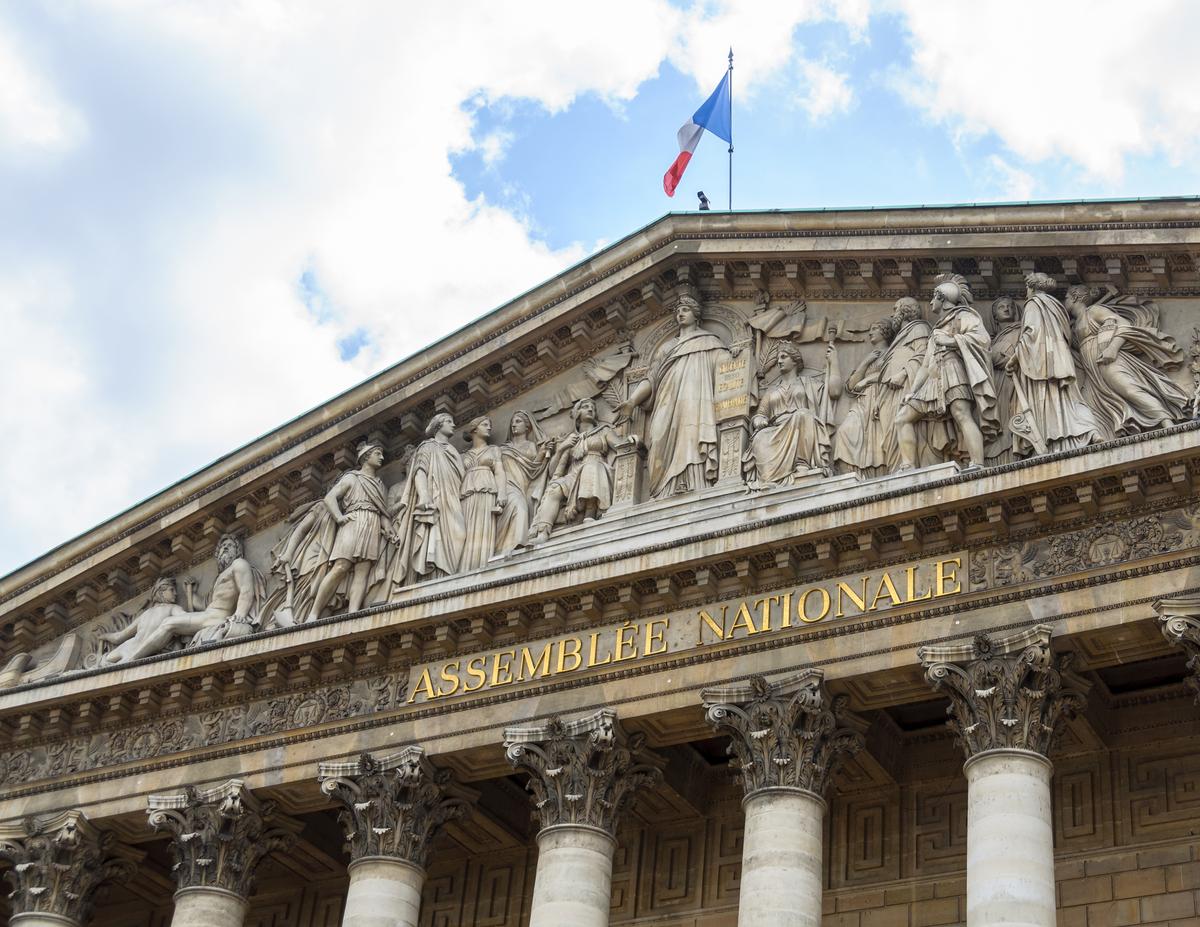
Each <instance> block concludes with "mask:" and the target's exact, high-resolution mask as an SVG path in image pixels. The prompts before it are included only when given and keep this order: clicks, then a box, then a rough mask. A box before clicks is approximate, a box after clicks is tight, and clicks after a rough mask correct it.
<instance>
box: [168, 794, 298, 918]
mask: <svg viewBox="0 0 1200 927" xmlns="http://www.w3.org/2000/svg"><path fill="white" fill-rule="evenodd" d="M147 814H148V815H149V824H150V826H151V827H152V828H154V830H156V831H157V830H166V831H169V832H170V834H171V836H172V838H173V839H172V841H171V853H172V855H173V856H174V858H175V864H174V865H173V866H172V867H171V871H172V873H174V875H175V881H176V884H177V885H178V887H179V889H180V890H182V889H185V888H198V887H201V886H203V887H213V888H223V889H225V890H227V891H231V892H233V893H234V894H235V895H240V896H241V897H242V898H248V897H249V896H250V892H251V890H252V889H253V887H254V870H255V868H256V867H257V866H258V864H259V862H260V861H261V860H262V859H263V858H264V857H266V856H267V855H269V854H271V853H273V852H275V851H276V850H286V849H289V848H290V847H291V846H292V844H293V843H294V842H295V839H296V834H297V833H298V832H299V830H300V825H299V824H298V823H297V822H294V821H290V820H288V819H285V818H283V817H282V816H281V815H277V814H276V811H275V803H274V802H260V801H259V800H258V799H257V798H255V796H254V793H253V792H251V791H250V790H249V789H247V788H246V785H245V783H244V782H242V780H241V779H230V780H229V781H227V782H225V783H222V784H221V785H218V786H215V787H214V788H211V789H205V790H203V791H201V790H199V789H196V788H194V787H192V786H188V787H187V788H185V789H184V790H183V791H182V792H178V793H175V794H169V795H151V796H150V797H149V808H147Z"/></svg>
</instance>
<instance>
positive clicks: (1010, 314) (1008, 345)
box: [985, 296, 1021, 464]
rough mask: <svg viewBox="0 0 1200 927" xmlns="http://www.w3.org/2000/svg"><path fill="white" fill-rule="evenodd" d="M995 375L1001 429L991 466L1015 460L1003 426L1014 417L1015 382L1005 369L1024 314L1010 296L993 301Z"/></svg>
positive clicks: (992, 443) (992, 450)
mask: <svg viewBox="0 0 1200 927" xmlns="http://www.w3.org/2000/svg"><path fill="white" fill-rule="evenodd" d="M992 328H993V330H994V332H995V333H994V334H993V335H992V373H993V377H994V382H995V384H996V417H997V418H998V419H999V420H1000V423H1001V426H1002V427H1001V428H1000V431H999V432H997V434H996V435H995V436H993V437H992V439H991V440H990V441H988V444H987V449H986V450H985V454H986V455H987V459H988V462H989V463H992V464H1001V463H1008V462H1009V461H1011V460H1012V459H1013V453H1012V446H1013V436H1012V431H1011V430H1010V429H1009V428H1007V427H1003V426H1004V425H1005V424H1006V423H1007V422H1008V421H1009V420H1011V418H1012V414H1013V379H1012V377H1011V376H1010V375H1009V374H1008V372H1007V370H1006V366H1007V364H1008V362H1009V361H1010V360H1012V358H1013V354H1014V352H1015V351H1016V348H1017V339H1018V338H1019V337H1020V336H1021V314H1020V310H1019V309H1018V308H1017V302H1016V300H1014V299H1013V298H1012V297H1011V296H1001V297H998V298H997V299H995V300H993V301H992Z"/></svg>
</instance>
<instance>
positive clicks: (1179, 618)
mask: <svg viewBox="0 0 1200 927" xmlns="http://www.w3.org/2000/svg"><path fill="white" fill-rule="evenodd" d="M1154 610H1155V611H1156V612H1158V620H1159V624H1160V626H1161V628H1162V633H1163V637H1165V638H1166V639H1167V641H1168V642H1169V643H1171V644H1173V645H1174V646H1176V647H1179V648H1180V649H1181V650H1183V652H1184V653H1185V654H1187V658H1188V661H1187V668H1188V672H1189V674H1190V675H1189V676H1188V677H1187V683H1188V685H1189V686H1191V687H1192V690H1193V691H1194V692H1195V693H1196V702H1197V703H1198V704H1200V595H1187V596H1178V597H1177V598H1173V599H1159V600H1158V601H1157V602H1155V603H1154Z"/></svg>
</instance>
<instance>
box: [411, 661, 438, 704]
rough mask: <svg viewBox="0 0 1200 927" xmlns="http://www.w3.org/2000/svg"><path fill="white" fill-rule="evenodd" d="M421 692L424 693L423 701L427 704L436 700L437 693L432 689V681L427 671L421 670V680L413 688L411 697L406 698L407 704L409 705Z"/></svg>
mask: <svg viewBox="0 0 1200 927" xmlns="http://www.w3.org/2000/svg"><path fill="white" fill-rule="evenodd" d="M422 692H424V693H425V701H427V702H432V701H433V700H434V699H435V698H437V691H436V690H435V689H434V688H433V679H432V677H431V676H430V675H429V670H428V669H424V670H421V678H420V679H418V680H417V684H416V685H415V686H413V690H412V695H410V696H409V697H408V702H407V704H409V705H411V704H412V703H413V702H414V701H416V698H417V696H418V695H420V694H421V693H422Z"/></svg>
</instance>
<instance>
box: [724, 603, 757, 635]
mask: <svg viewBox="0 0 1200 927" xmlns="http://www.w3.org/2000/svg"><path fill="white" fill-rule="evenodd" d="M739 626H740V627H744V628H745V629H746V635H747V636H749V635H751V634H757V633H758V628H756V627H755V626H754V619H753V618H752V617H750V609H749V608H747V607H746V603H745V602H742V603H741V604H740V605H738V612H737V615H736V616H735V617H734V619H733V624H731V625H730V626H729V636H730V637H733V633H734V632H735V631H736V630H737V629H738V627H739Z"/></svg>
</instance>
